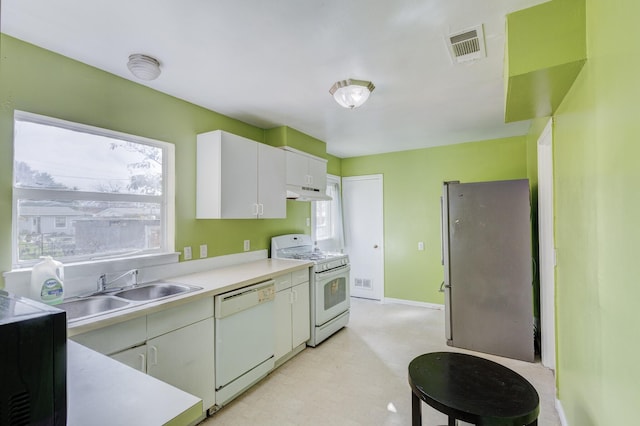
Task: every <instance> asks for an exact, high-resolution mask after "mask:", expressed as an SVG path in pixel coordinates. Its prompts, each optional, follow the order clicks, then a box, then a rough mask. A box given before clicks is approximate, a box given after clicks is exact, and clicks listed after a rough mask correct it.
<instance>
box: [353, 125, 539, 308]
mask: <svg viewBox="0 0 640 426" xmlns="http://www.w3.org/2000/svg"><path fill="white" fill-rule="evenodd" d="M370 174H383V175H384V188H383V190H384V239H385V245H384V247H385V251H384V256H385V265H384V270H385V289H384V295H385V297H390V298H396V299H406V300H415V301H421V302H428V303H439V304H441V303H444V299H443V295H442V293H440V292H439V291H438V290H439V288H440V283H441V282H442V278H443V271H442V265H441V262H440V257H441V256H440V194H441V192H442V182H444V181H450V180H459V181H461V182H479V181H487V180H505V179H523V178H526V177H527V155H526V138H525V137H524V136H522V137H514V138H505V139H497V140H489V141H482V142H472V143H464V144H459V145H448V146H441V147H436V148H427V149H420V150H413V151H403V152H395V153H390V154H380V155H372V156H366V157H355V158H345V159H343V160H342V176H359V175H370ZM419 241H424V243H425V250H424V251H418V242H419Z"/></svg>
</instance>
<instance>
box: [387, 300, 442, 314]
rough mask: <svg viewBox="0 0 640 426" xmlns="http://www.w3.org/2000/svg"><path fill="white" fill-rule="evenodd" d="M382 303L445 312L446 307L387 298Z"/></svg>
mask: <svg viewBox="0 0 640 426" xmlns="http://www.w3.org/2000/svg"><path fill="white" fill-rule="evenodd" d="M382 303H397V304H399V305H410V306H420V307H422V308H429V309H437V310H439V311H443V310H444V305H441V304H438V303H428V302H417V301H415V300H406V299H394V298H392V297H385V298H384V300H383V301H382Z"/></svg>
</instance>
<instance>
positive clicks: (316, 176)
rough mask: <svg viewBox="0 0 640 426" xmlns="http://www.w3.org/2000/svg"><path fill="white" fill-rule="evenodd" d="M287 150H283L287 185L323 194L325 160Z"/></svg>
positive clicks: (325, 172)
mask: <svg viewBox="0 0 640 426" xmlns="http://www.w3.org/2000/svg"><path fill="white" fill-rule="evenodd" d="M289 149H290V148H286V150H285V152H286V153H287V185H289V186H291V187H293V186H295V187H299V188H305V189H313V190H317V191H318V192H320V193H322V194H324V192H325V189H326V188H327V160H324V159H322V158H318V157H314V156H312V155H309V154H305V153H301V152H297V151H290V150H289Z"/></svg>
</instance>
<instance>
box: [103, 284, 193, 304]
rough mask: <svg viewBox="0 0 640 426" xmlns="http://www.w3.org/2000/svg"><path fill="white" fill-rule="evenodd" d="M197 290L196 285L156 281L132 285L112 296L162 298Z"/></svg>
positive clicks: (143, 299) (138, 299)
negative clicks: (137, 285)
mask: <svg viewBox="0 0 640 426" xmlns="http://www.w3.org/2000/svg"><path fill="white" fill-rule="evenodd" d="M194 290H199V288H198V287H192V286H188V285H184V284H177V283H170V282H158V283H151V284H147V285H144V286H140V287H134V288H130V289H127V290H122V291H119V292H117V293H114V296H117V297H121V298H123V299H127V300H135V301H147V300H156V299H162V298H163V297H168V296H176V295H178V294H181V293H187V292H190V291H194Z"/></svg>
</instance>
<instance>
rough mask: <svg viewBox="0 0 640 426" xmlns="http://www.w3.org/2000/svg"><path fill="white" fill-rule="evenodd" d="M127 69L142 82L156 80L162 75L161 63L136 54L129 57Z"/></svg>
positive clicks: (149, 57)
mask: <svg viewBox="0 0 640 426" xmlns="http://www.w3.org/2000/svg"><path fill="white" fill-rule="evenodd" d="M127 68H129V71H131V74H133V75H135V76H136V77H138V78H139V79H141V80H147V81H149V80H155V79H156V78H158V76H159V75H160V62H158V60H157V59H155V58H152V57H151V56H147V55H143V54H141V53H135V54H133V55H129V62H127Z"/></svg>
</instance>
